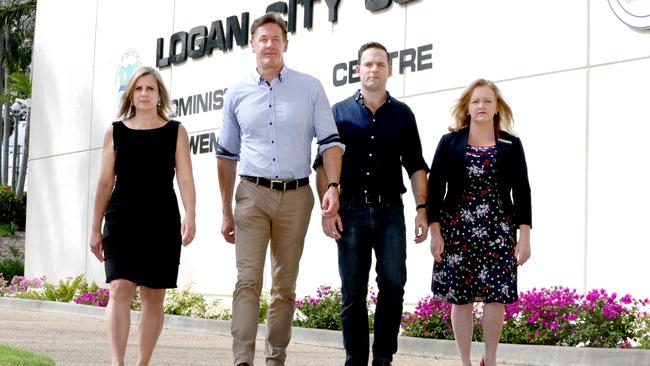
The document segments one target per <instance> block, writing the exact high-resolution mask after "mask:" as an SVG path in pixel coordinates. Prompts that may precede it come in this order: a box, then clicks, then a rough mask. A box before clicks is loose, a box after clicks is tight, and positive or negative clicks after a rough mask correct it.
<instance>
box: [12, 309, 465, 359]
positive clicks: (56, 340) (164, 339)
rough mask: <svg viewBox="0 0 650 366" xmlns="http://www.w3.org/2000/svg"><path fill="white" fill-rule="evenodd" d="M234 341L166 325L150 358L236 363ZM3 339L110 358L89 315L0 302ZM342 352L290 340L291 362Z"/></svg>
mask: <svg viewBox="0 0 650 366" xmlns="http://www.w3.org/2000/svg"><path fill="white" fill-rule="evenodd" d="M231 342H232V339H231V338H230V337H226V336H220V335H214V334H206V333H200V332H188V331H179V330H174V329H164V330H163V332H162V335H161V337H160V340H159V341H158V347H157V348H156V351H155V353H154V357H153V360H152V363H151V364H152V366H153V365H188V366H189V365H191V366H200V365H211V366H214V365H218V366H221V365H224V366H226V365H232V357H231V351H230V346H231ZM0 343H3V344H7V345H10V346H13V347H18V348H22V349H26V350H29V351H32V352H36V353H40V354H44V355H47V356H49V357H51V358H53V359H54V360H55V361H56V364H57V365H60V366H65V365H84V366H87V365H109V363H110V362H109V361H110V352H109V348H108V341H107V338H106V332H105V328H104V322H103V320H100V319H95V318H91V317H86V316H80V315H71V314H58V313H51V312H40V311H33V310H23V309H15V308H5V307H0ZM136 348H137V328H136V327H135V326H132V327H131V336H130V338H129V345H128V348H127V357H126V359H127V364H130V365H133V364H135V357H136ZM263 352H264V345H263V342H261V341H258V342H257V351H256V355H255V360H256V361H257V364H263V363H262V361H263V360H264V353H263ZM344 357H345V354H344V352H343V350H342V349H337V348H329V347H315V346H307V345H300V344H295V343H292V344H291V345H290V347H289V351H288V359H287V366H330V365H331V366H334V365H336V366H340V365H343V360H344ZM1 364H2V362H1V360H0V365H1ZM394 364H395V365H399V366H416V365H417V366H421V365H435V366H452V365H457V364H458V361H452V360H435V359H433V358H424V357H414V356H403V355H397V356H396V357H395V362H394Z"/></svg>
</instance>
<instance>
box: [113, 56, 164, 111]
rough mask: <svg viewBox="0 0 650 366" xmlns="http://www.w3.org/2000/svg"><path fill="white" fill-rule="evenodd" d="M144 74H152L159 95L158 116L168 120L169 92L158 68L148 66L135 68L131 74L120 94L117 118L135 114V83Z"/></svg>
mask: <svg viewBox="0 0 650 366" xmlns="http://www.w3.org/2000/svg"><path fill="white" fill-rule="evenodd" d="M146 75H151V76H153V77H154V78H155V79H156V82H157V83H158V95H159V97H160V101H159V102H158V106H157V108H156V110H157V112H158V116H159V117H160V118H162V119H163V120H165V121H169V119H170V117H171V114H172V110H171V102H170V100H169V92H168V91H167V87H166V86H165V83H164V82H163V79H162V76H160V73H159V72H158V70H156V69H154V68H153V67H150V66H142V67H140V68H139V69H137V70H135V72H134V73H133V75H131V79H129V83H128V84H127V85H126V90H125V91H124V94H122V100H120V108H119V109H118V112H117V118H119V119H128V118H131V117H133V116H135V107H134V106H133V92H134V90H135V83H136V82H137V81H138V79H140V78H141V77H143V76H146Z"/></svg>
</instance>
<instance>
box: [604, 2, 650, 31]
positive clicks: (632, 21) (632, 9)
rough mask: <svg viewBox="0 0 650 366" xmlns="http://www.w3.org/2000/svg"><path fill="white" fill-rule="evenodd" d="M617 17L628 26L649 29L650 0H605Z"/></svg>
mask: <svg viewBox="0 0 650 366" xmlns="http://www.w3.org/2000/svg"><path fill="white" fill-rule="evenodd" d="M607 2H608V3H609V7H610V8H611V9H612V11H613V12H614V14H615V15H616V17H618V19H619V20H620V21H621V22H623V23H625V24H627V25H628V26H629V27H632V28H636V29H650V0H607Z"/></svg>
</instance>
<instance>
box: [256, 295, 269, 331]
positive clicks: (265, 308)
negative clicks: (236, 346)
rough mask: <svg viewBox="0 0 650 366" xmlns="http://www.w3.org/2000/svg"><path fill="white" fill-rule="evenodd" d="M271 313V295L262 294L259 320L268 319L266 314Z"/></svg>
mask: <svg viewBox="0 0 650 366" xmlns="http://www.w3.org/2000/svg"><path fill="white" fill-rule="evenodd" d="M268 313H269V296H268V295H266V294H263V295H262V296H260V313H259V315H258V319H257V322H258V323H260V324H261V323H264V322H265V321H266V316H267V315H268Z"/></svg>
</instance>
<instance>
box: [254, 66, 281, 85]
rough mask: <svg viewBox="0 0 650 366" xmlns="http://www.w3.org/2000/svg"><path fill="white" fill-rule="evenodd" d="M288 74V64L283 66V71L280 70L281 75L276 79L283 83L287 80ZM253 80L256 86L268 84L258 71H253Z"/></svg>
mask: <svg viewBox="0 0 650 366" xmlns="http://www.w3.org/2000/svg"><path fill="white" fill-rule="evenodd" d="M288 73H289V68H287V65H286V64H285V65H282V70H280V73H279V74H278V76H277V78H276V79H278V81H279V82H282V81H283V80H285V79H286V77H287V75H288ZM252 78H253V82H254V83H255V84H257V85H260V84H262V83H264V82H266V80H264V78H263V77H262V75H260V73H259V72H257V69H255V71H253V74H252ZM274 80H275V79H274Z"/></svg>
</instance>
